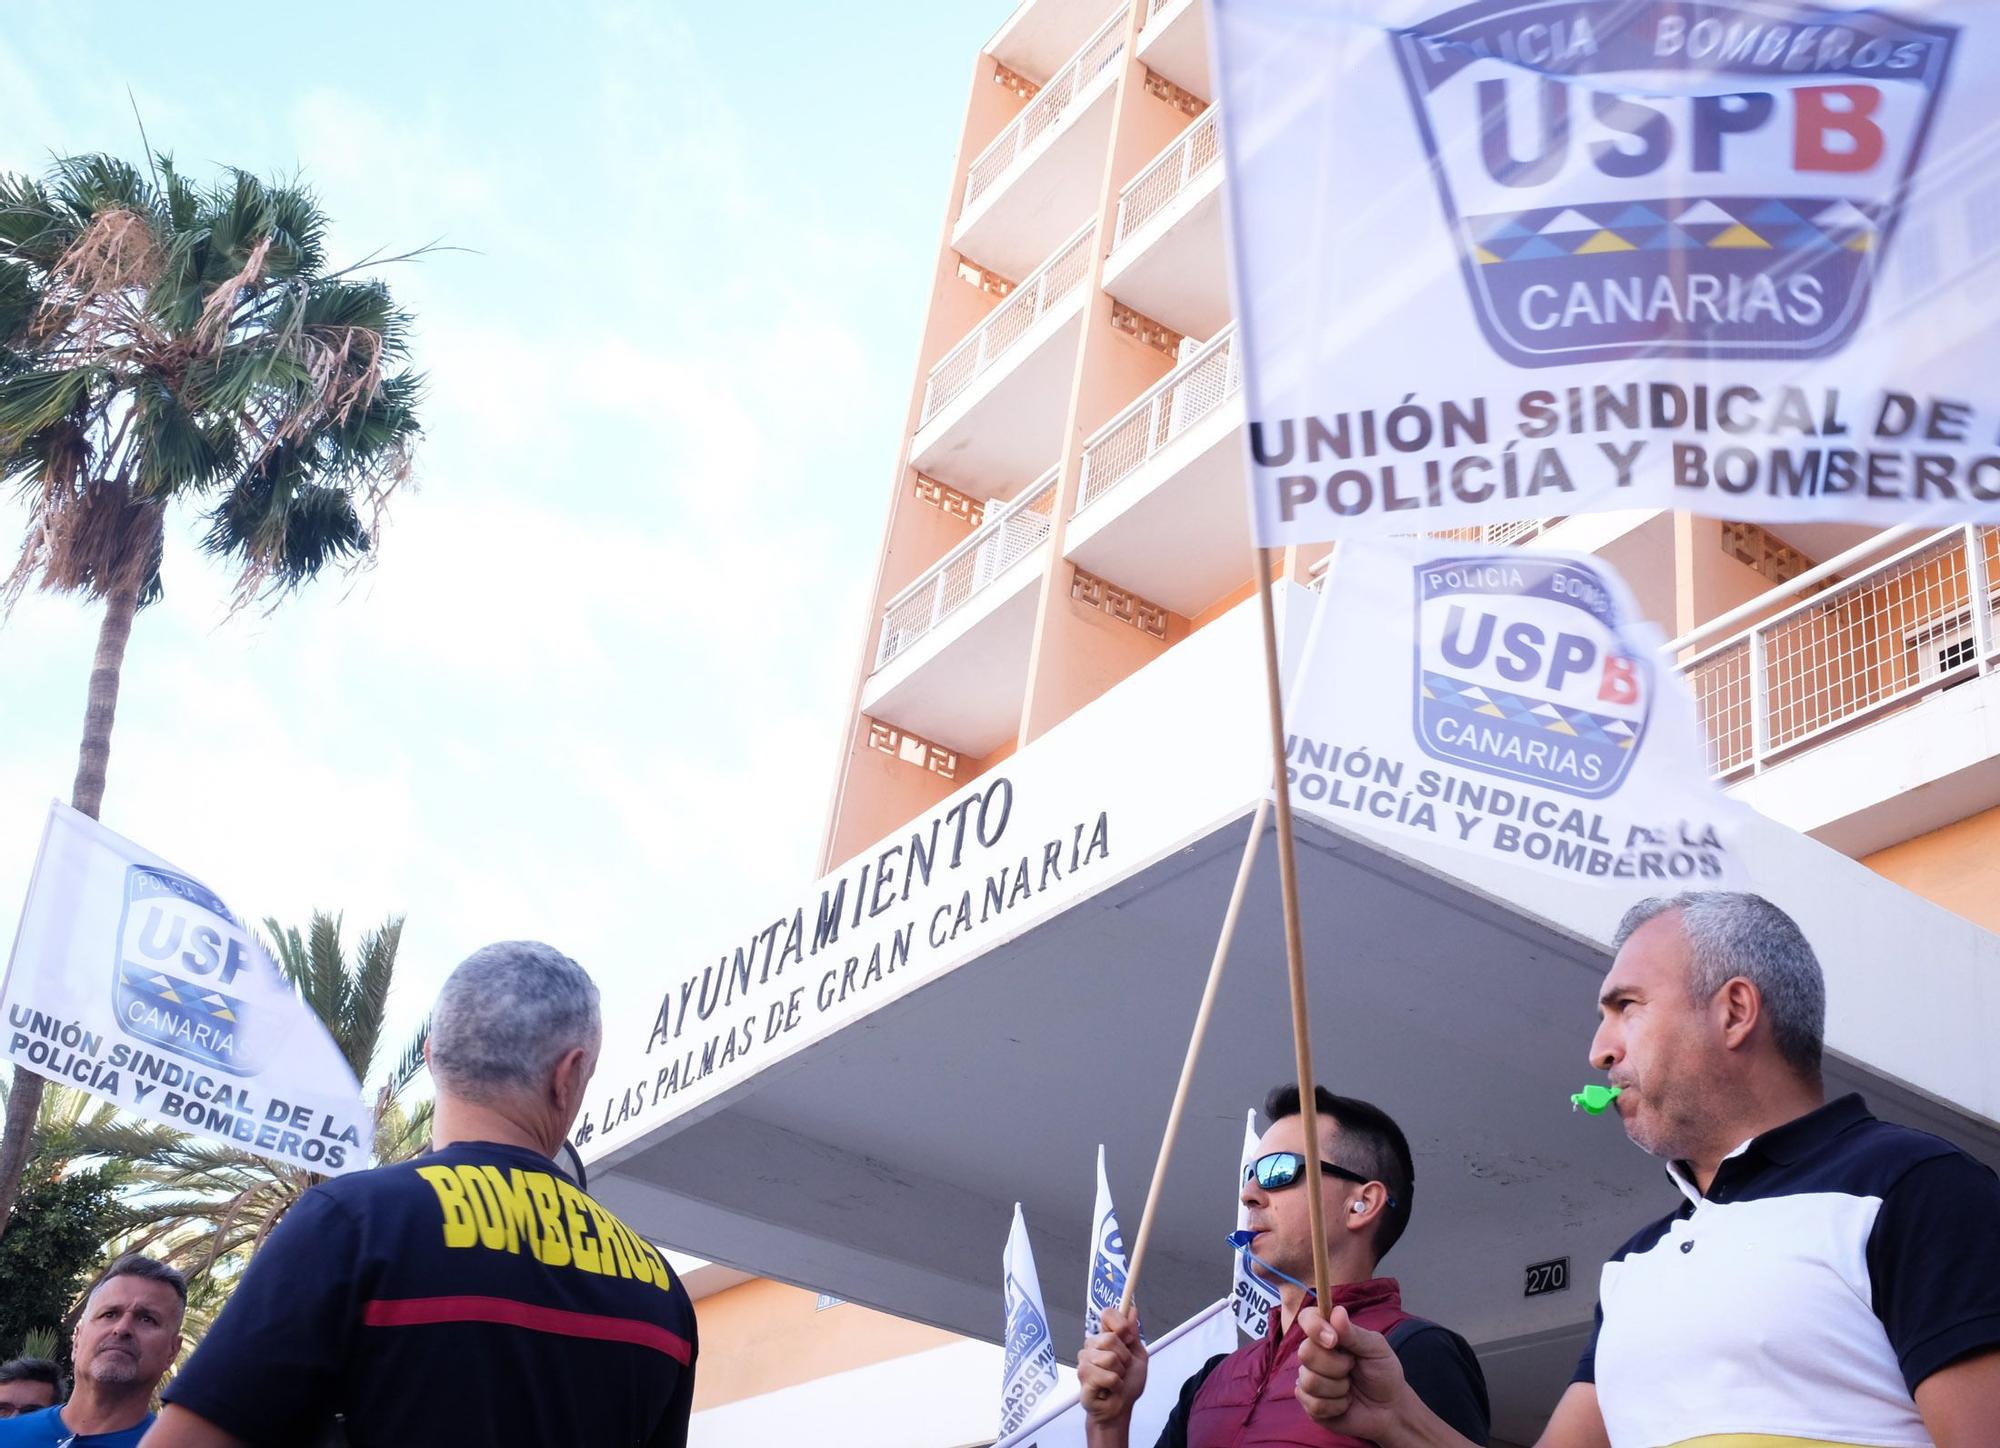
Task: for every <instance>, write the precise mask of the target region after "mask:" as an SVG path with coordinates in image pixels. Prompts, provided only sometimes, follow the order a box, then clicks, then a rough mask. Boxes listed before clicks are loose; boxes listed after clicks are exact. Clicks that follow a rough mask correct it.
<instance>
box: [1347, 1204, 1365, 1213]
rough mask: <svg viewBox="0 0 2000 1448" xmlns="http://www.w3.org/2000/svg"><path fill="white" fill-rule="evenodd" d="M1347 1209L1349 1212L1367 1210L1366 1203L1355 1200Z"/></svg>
mask: <svg viewBox="0 0 2000 1448" xmlns="http://www.w3.org/2000/svg"><path fill="white" fill-rule="evenodd" d="M1347 1210H1348V1211H1350V1212H1365V1211H1367V1210H1368V1203H1366V1202H1356V1203H1355V1204H1354V1205H1353V1206H1351V1207H1349V1208H1348V1209H1347Z"/></svg>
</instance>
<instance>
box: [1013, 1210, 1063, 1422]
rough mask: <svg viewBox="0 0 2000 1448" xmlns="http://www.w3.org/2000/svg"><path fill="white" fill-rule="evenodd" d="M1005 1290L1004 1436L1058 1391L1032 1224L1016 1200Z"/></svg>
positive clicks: (1027, 1418)
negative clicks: (1030, 1232)
mask: <svg viewBox="0 0 2000 1448" xmlns="http://www.w3.org/2000/svg"><path fill="white" fill-rule="evenodd" d="M1000 1265H1001V1275H1000V1284H1001V1290H1002V1293H1003V1295H1004V1298H1005V1302H1006V1311H1007V1318H1006V1350H1007V1356H1006V1361H1005V1363H1004V1364H1003V1366H1002V1368H1001V1372H1000V1436H1001V1437H1002V1438H1005V1437H1006V1436H1007V1435H1008V1434H1009V1433H1012V1432H1014V1431H1015V1430H1016V1429H1018V1428H1020V1427H1021V1425H1022V1424H1024V1423H1026V1422H1027V1421H1028V1420H1029V1419H1030V1418H1032V1417H1033V1416H1034V1415H1035V1410H1036V1408H1037V1407H1038V1405H1040V1404H1041V1402H1042V1400H1043V1399H1045V1398H1046V1397H1048V1395H1049V1394H1050V1393H1052V1392H1054V1391H1055V1387H1056V1347H1055V1343H1054V1341H1053V1340H1052V1339H1051V1338H1050V1336H1049V1315H1048V1313H1047V1312H1046V1311H1044V1310H1043V1308H1042V1279H1041V1278H1040V1277H1038V1276H1037V1275H1036V1273H1035V1253H1034V1249H1033V1248H1032V1247H1030V1246H1029V1245H1028V1223H1027V1219H1026V1218H1024V1217H1023V1216H1022V1215H1021V1204H1020V1203H1019V1202H1016V1203H1014V1225H1013V1227H1012V1229H1011V1230H1009V1232H1008V1233H1007V1250H1006V1253H1005V1254H1004V1255H1003V1256H1002V1258H1001V1264H1000Z"/></svg>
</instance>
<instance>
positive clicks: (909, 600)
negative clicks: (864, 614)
mask: <svg viewBox="0 0 2000 1448" xmlns="http://www.w3.org/2000/svg"><path fill="white" fill-rule="evenodd" d="M1057 476H1058V474H1057V470H1056V469H1054V468H1051V469H1049V471H1048V472H1046V473H1044V474H1043V475H1042V476H1041V477H1039V478H1037V479H1036V480H1035V482H1034V485H1033V486H1032V487H1030V488H1028V489H1027V491H1026V492H1024V493H1022V494H1021V496H1020V497H1018V498H1016V499H1014V501H1013V502H1011V503H1008V504H1007V505H1006V506H1005V507H1004V508H1002V509H1000V510H999V511H998V512H991V513H989V515H988V516H987V519H986V521H985V522H984V523H982V524H980V525H979V527H978V528H977V529H975V530H974V531H973V533H972V534H971V535H970V536H969V537H968V538H966V540H965V541H964V542H963V543H960V544H959V545H958V546H957V547H956V548H954V549H952V550H951V552H949V553H947V554H945V555H944V557H942V558H940V559H939V560H938V561H937V562H936V563H935V564H933V565H932V566H931V567H930V568H929V569H928V570H926V571H925V573H924V574H923V576H922V577H920V578H918V579H917V580H916V581H915V582H914V583H912V584H911V585H910V586H909V587H908V588H906V589H904V590H903V591H902V592H901V593H899V594H897V595H896V596H895V597H894V598H892V599H890V600H889V602H888V604H887V606H886V607H884V608H883V610H882V637H881V640H880V642H878V643H877V644H876V646H875V667H876V668H878V669H879V668H881V667H882V666H883V665H884V664H886V663H888V662H889V660H891V659H893V658H895V657H896V655H898V654H900V653H902V652H903V651H904V650H905V649H907V648H909V647H910V646H911V645H912V644H914V643H916V642H917V640H919V639H921V638H922V637H923V636H924V635H925V634H927V633H929V632H930V631H931V630H932V629H934V628H936V627H937V626H938V625H939V624H941V623H943V622H944V621H945V620H946V619H948V618H950V617H951V616H952V615H953V614H954V613H957V612H958V611H959V610H960V609H961V608H963V607H965V605H966V603H967V602H968V601H970V600H971V598H972V597H973V596H974V595H975V594H977V593H978V592H979V590H980V589H982V588H984V587H986V585H987V584H989V583H991V582H992V581H993V580H994V579H996V578H998V577H999V576H1000V575H1001V574H1003V573H1005V572H1006V571H1007V570H1008V569H1009V568H1010V567H1012V566H1013V565H1014V564H1015V563H1017V562H1019V561H1020V560H1021V559H1022V558H1023V557H1024V556H1026V555H1027V554H1028V553H1030V552H1031V551H1033V550H1034V549H1035V548H1037V547H1039V546H1040V545H1041V544H1042V543H1043V542H1045V541H1046V540H1047V538H1048V536H1049V531H1050V528H1051V526H1052V525H1053V523H1054V512H1055V502H1056V481H1057Z"/></svg>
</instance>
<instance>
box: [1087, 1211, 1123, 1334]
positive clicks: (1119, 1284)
mask: <svg viewBox="0 0 2000 1448" xmlns="http://www.w3.org/2000/svg"><path fill="white" fill-rule="evenodd" d="M1124 1295H1125V1235H1124V1233H1122V1232H1120V1231H1119V1230H1118V1218H1117V1217H1116V1216H1114V1215H1113V1214H1112V1213H1110V1212H1106V1213H1105V1214H1104V1220H1103V1221H1101V1222H1099V1223H1098V1224H1097V1250H1096V1251H1095V1252H1093V1253H1092V1254H1091V1262H1090V1305H1091V1307H1092V1308H1094V1309H1095V1312H1094V1313H1093V1314H1092V1316H1091V1320H1092V1321H1096V1319H1097V1316H1098V1315H1099V1314H1101V1313H1103V1311H1104V1310H1105V1309H1106V1308H1107V1307H1116V1306H1117V1305H1118V1299H1119V1298H1121V1297H1123V1296H1124Z"/></svg>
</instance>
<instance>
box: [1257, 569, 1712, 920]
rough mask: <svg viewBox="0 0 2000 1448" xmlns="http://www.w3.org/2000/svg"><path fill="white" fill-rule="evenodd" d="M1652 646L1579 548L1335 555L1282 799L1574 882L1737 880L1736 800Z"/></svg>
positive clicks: (1632, 612)
mask: <svg viewBox="0 0 2000 1448" xmlns="http://www.w3.org/2000/svg"><path fill="white" fill-rule="evenodd" d="M1357 619H1365V620H1366V621H1367V622H1366V627H1356V626H1355V623H1354V621H1355V620H1357ZM1661 643H1662V640H1661V638H1660V636H1659V630H1658V629H1657V628H1655V627H1654V626H1653V625H1651V624H1650V623H1648V622H1646V621H1645V620H1644V619H1641V618H1639V617H1638V616H1637V608H1636V605H1635V604H1634V603H1633V600H1632V597H1631V594H1630V591H1629V590H1628V589H1627V588H1626V586H1625V583H1624V580H1623V579H1622V578H1620V577H1619V575H1618V572H1617V570H1616V569H1614V568H1613V567H1612V566H1611V565H1610V564H1609V563H1607V562H1606V561H1605V560H1604V559H1602V558H1599V557H1596V556H1594V555H1592V554H1588V553H1562V552H1555V551H1549V550H1542V549H1535V550H1532V551H1529V550H1523V549H1518V548H1503V549H1492V548H1481V547H1479V546H1477V545H1468V544H1465V543H1453V542H1448V541H1441V540H1434V539H1425V540H1414V539H1413V540H1405V541H1403V542H1400V543H1397V542H1387V543H1368V544H1358V543H1353V544H1346V545H1343V546H1342V547H1341V549H1340V552H1339V554H1338V556H1337V557H1336V558H1335V560H1334V562H1333V565H1332V566H1331V567H1330V568H1329V570H1328V573H1327V579H1326V583H1325V585H1324V591H1323V594H1322V597H1321V599H1320V606H1319V612H1318V614H1317V616H1316V617H1315V619H1314V624H1313V629H1312V632H1311V634H1310V636H1309V638H1308V641H1307V644H1306V650H1305V657H1304V660H1303V661H1302V663H1301V664H1300V667H1299V673H1298V677H1297V678H1296V680H1295V681H1294V683H1293V687H1292V693H1291V722H1292V729H1291V733H1290V734H1289V736H1288V739H1287V744H1288V749H1289V758H1288V761H1287V762H1288V764H1289V766H1290V780H1291V788H1292V793H1293V796H1294V798H1295V799H1296V800H1297V802H1298V804H1299V807H1300V808H1302V809H1305V810H1308V811H1311V812H1312V813H1315V814H1317V815H1319V816H1321V817H1323V818H1326V819H1329V820H1331V821H1334V822H1336V823H1338V824H1341V825H1343V826H1345V827H1348V828H1354V829H1359V830H1362V831H1366V832H1374V833H1381V834H1388V835H1391V836H1395V837H1398V838H1401V839H1403V840H1405V841H1416V842H1428V841H1440V842H1443V843H1445V844H1448V845H1451V846H1455V847H1458V848H1461V849H1465V850H1470V851H1475V852H1478V853H1480V854H1482V855H1485V856H1487V857H1489V858H1492V859H1496V860H1501V861H1504V862H1508V863H1512V864H1518V865H1521V866H1524V867H1527V868H1530V869H1535V870H1539V871H1542V872H1545V873H1549V874H1554V875H1559V876H1562V877H1564V878H1568V879H1573V880H1575V881H1576V882H1578V883H1579V884H1585V885H1610V886H1620V885H1623V886H1627V887H1630V888H1632V889H1634V890H1636V891H1638V892H1639V893H1644V894H1653V893H1657V892H1659V891H1660V890H1662V889H1676V888H1684V887H1685V888H1729V887H1732V886H1738V887H1740V886H1741V885H1743V884H1745V883H1746V882H1747V871H1746V868H1745V866H1744V864H1743V861H1742V858H1741V854H1740V851H1739V847H1738V839H1739V832H1738V830H1737V829H1736V827H1735V821H1736V820H1737V819H1738V818H1739V813H1740V810H1741V808H1742V807H1741V806H1739V805H1737V804H1736V803H1735V802H1733V801H1731V800H1730V799H1729V798H1728V797H1727V796H1725V795H1724V794H1723V793H1722V791H1721V790H1720V789H1719V788H1717V786H1716V784H1715V782H1714V781H1713V779H1711V778H1710V776H1709V772H1708V767H1707V754H1706V749H1705V746H1704V745H1703V743H1702V737H1701V730H1700V726H1699V725H1698V723H1697V722H1696V718H1695V709H1694V701H1693V698H1692V696H1691V695H1690V694H1689V692H1688V689H1687V685H1686V683H1685V681H1684V680H1683V679H1682V677H1681V675H1680V674H1679V673H1678V672H1677V671H1676V670H1675V669H1674V668H1673V667H1672V665H1671V663H1670V662H1669V661H1667V660H1665V659H1663V658H1662V657H1661V655H1660V645H1661Z"/></svg>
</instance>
